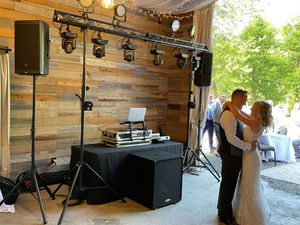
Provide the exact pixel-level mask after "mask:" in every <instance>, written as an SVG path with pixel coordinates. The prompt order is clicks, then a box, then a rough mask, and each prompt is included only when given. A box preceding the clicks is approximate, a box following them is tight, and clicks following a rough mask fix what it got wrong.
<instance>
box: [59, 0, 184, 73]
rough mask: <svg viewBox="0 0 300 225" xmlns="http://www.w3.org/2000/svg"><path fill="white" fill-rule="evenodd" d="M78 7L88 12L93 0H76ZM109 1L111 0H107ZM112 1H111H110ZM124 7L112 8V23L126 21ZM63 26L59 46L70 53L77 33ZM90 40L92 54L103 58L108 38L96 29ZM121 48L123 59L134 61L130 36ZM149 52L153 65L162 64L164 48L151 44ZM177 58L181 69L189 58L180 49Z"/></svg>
mask: <svg viewBox="0 0 300 225" xmlns="http://www.w3.org/2000/svg"><path fill="white" fill-rule="evenodd" d="M78 2H79V4H80V7H81V8H82V9H83V12H84V14H87V13H89V12H90V9H91V8H92V7H93V3H94V0H78ZM102 2H105V4H104V5H105V6H108V5H109V4H108V1H102ZM109 2H111V1H109ZM112 2H113V1H112ZM126 12H127V10H126V7H125V5H124V4H118V5H116V6H115V8H114V17H113V23H114V24H116V25H119V23H120V22H126ZM62 27H63V26H61V27H60V29H59V33H60V37H61V38H62V42H61V46H62V48H63V49H64V51H65V52H66V53H67V54H71V53H72V52H73V50H75V49H76V38H77V34H76V33H73V32H72V31H71V30H70V27H69V25H67V26H66V29H65V30H64V31H63V29H62ZM179 27H180V23H179V21H178V20H175V21H174V22H173V24H172V31H173V32H177V31H178V29H179ZM91 42H92V44H93V55H94V56H95V57H96V58H103V57H105V46H106V45H107V44H108V40H105V39H103V38H102V37H101V32H100V31H97V35H94V33H93V35H92V38H91ZM120 48H121V49H123V51H124V53H123V59H124V60H125V61H127V62H133V61H135V50H136V49H137V46H136V45H134V44H133V43H132V42H131V41H130V38H124V39H123V41H122V44H121V46H120ZM150 54H152V55H153V56H154V59H153V61H152V63H153V65H155V66H160V65H162V64H163V59H162V55H164V54H165V51H164V50H161V49H158V47H157V44H155V45H154V46H152V48H151V50H150ZM174 56H175V57H176V59H177V63H176V65H177V67H178V68H180V69H182V68H184V67H185V66H186V64H187V59H188V58H189V54H185V53H183V52H182V50H180V51H179V52H178V53H177V54H175V55H174Z"/></svg>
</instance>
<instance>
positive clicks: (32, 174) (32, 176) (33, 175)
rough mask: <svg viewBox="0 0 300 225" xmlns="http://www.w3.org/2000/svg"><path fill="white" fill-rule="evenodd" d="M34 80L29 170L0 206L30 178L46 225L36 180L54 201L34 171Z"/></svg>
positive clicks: (34, 84) (32, 190)
mask: <svg viewBox="0 0 300 225" xmlns="http://www.w3.org/2000/svg"><path fill="white" fill-rule="evenodd" d="M36 79H37V76H36V75H34V76H33V96H32V123H31V147H32V148H31V169H30V170H29V171H27V172H26V173H25V175H24V176H23V177H22V178H21V179H20V180H19V182H18V183H17V184H16V185H15V186H14V187H13V189H11V191H10V192H9V193H8V194H7V195H6V196H5V197H4V198H3V200H2V201H1V202H0V205H2V203H3V202H5V201H6V200H7V199H8V198H9V197H10V196H11V195H12V194H13V193H14V191H15V190H17V189H18V188H20V186H21V185H22V184H23V183H24V181H25V180H26V179H28V178H30V180H31V184H34V185H31V192H32V195H33V196H34V197H35V198H36V199H37V200H38V202H39V205H40V210H41V213H42V217H43V223H44V224H46V223H47V218H46V214H45V209H44V205H43V201H42V198H41V194H40V187H39V183H38V180H39V181H40V183H41V184H42V187H44V188H45V189H46V191H47V192H48V194H49V195H50V197H51V198H52V199H54V195H53V194H52V193H51V191H50V189H49V188H48V187H47V186H46V185H44V184H43V181H42V179H41V177H40V175H39V173H38V171H37V169H36V166H35V90H36ZM34 190H35V191H36V193H37V197H36V196H35V195H34V194H33V192H34Z"/></svg>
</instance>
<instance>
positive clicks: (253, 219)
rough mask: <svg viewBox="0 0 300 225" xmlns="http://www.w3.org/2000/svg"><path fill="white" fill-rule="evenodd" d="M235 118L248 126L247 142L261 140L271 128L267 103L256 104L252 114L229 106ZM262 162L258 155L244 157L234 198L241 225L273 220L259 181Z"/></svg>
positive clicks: (244, 132)
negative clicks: (265, 130) (264, 133)
mask: <svg viewBox="0 0 300 225" xmlns="http://www.w3.org/2000/svg"><path fill="white" fill-rule="evenodd" d="M227 105H228V107H229V109H230V111H231V112H232V113H233V114H234V116H235V117H236V118H237V119H238V120H240V121H241V122H243V123H244V124H246V125H247V126H246V127H245V128H244V129H243V135H244V140H245V141H248V142H251V141H253V140H258V139H259V137H260V136H261V135H262V133H263V131H264V129H265V128H266V127H268V126H270V125H271V122H272V107H271V105H270V104H269V103H268V102H266V101H256V102H255V103H254V104H253V106H252V108H251V114H250V115H248V114H246V113H244V112H242V111H239V110H238V109H237V108H236V107H235V106H234V105H233V104H232V103H231V102H227ZM260 170H261V158H260V155H259V153H258V151H257V150H256V151H249V152H244V153H243V165H242V172H241V175H240V180H239V184H238V186H237V190H236V195H235V207H234V208H235V210H234V211H235V218H236V220H237V222H238V223H239V224H241V225H266V224H268V218H269V217H270V215H271V213H270V208H269V205H268V202H267V199H266V197H265V195H264V191H263V186H262V182H261V178H260Z"/></svg>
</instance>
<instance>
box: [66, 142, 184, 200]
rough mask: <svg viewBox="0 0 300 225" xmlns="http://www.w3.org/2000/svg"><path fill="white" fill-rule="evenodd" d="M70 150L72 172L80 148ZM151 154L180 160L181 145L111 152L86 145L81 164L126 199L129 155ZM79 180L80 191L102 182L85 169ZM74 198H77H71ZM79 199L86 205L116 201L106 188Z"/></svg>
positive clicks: (117, 149) (133, 148)
mask: <svg viewBox="0 0 300 225" xmlns="http://www.w3.org/2000/svg"><path fill="white" fill-rule="evenodd" d="M71 149H72V153H71V163H70V168H71V169H72V168H74V167H75V166H76V164H77V162H78V161H79V159H80V146H79V145H74V146H72V147H71ZM151 150H162V151H167V152H171V153H174V154H177V155H180V156H182V150H183V144H182V143H179V142H174V141H167V142H165V143H158V144H150V145H143V146H134V147H126V148H111V147H107V146H105V145H103V144H89V145H85V146H84V161H85V162H86V163H87V164H88V165H90V166H91V167H92V168H93V169H94V170H95V171H96V172H97V173H98V174H99V175H100V176H101V177H102V178H103V179H104V180H105V181H106V182H107V183H108V184H109V185H110V186H111V187H112V188H114V189H115V190H116V191H117V193H118V194H119V195H120V196H122V197H127V196H128V195H127V193H128V181H129V180H130V172H129V160H128V158H129V155H130V154H131V153H135V152H141V151H151ZM82 178H83V180H82V181H83V185H82V186H83V187H95V186H101V185H103V183H102V182H101V180H100V179H99V178H98V177H97V176H96V175H95V174H94V173H92V172H91V171H90V170H89V169H88V168H87V167H86V166H83V175H82ZM78 180H79V179H77V181H78ZM77 183H78V182H77ZM74 193H77V194H78V193H79V190H77V189H76V188H75V191H74ZM72 195H73V194H72ZM73 196H77V195H76V194H74V195H73ZM78 198H81V199H86V200H87V203H88V204H102V203H106V202H111V201H115V200H117V199H118V198H117V197H116V196H115V195H114V194H113V193H112V192H111V190H110V189H108V188H105V189H100V188H97V189H94V190H85V191H80V197H78Z"/></svg>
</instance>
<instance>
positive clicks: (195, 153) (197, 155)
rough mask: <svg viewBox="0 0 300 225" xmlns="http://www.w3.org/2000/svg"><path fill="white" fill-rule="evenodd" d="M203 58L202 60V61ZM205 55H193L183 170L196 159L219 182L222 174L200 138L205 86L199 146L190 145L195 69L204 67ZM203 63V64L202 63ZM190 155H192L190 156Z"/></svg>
mask: <svg viewBox="0 0 300 225" xmlns="http://www.w3.org/2000/svg"><path fill="white" fill-rule="evenodd" d="M200 60H201V61H200ZM203 62H204V60H203V57H201V58H198V57H197V56H196V55H195V52H193V57H191V74H190V80H189V96H188V104H187V106H188V117H187V134H186V147H185V149H184V157H183V164H184V165H185V166H184V168H183V172H185V171H186V170H187V169H189V167H191V166H193V167H195V166H196V160H197V161H199V162H200V163H201V164H202V165H201V166H196V167H204V168H206V169H207V170H208V171H209V172H210V173H211V174H212V175H213V176H214V177H215V178H216V180H217V181H218V182H219V181H220V175H219V173H218V172H217V171H216V169H215V168H214V167H213V165H212V164H211V162H210V161H209V159H208V158H207V157H206V155H205V154H204V152H203V151H202V149H201V147H200V140H201V125H200V124H201V120H200V117H201V99H202V89H203V86H201V87H200V92H199V103H198V104H199V107H198V121H197V147H196V149H195V150H193V149H192V148H190V147H189V146H188V145H189V140H190V128H191V126H190V113H191V112H190V109H192V108H193V109H195V108H196V104H195V100H194V101H191V99H192V95H193V91H192V79H193V77H194V76H195V70H196V69H199V67H203V66H204V65H203ZM201 63H202V64H201ZM200 154H201V155H202V156H203V157H204V159H205V161H203V160H202V159H201V158H200ZM189 155H191V156H190V157H189Z"/></svg>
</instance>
